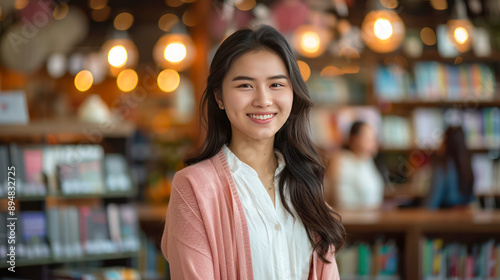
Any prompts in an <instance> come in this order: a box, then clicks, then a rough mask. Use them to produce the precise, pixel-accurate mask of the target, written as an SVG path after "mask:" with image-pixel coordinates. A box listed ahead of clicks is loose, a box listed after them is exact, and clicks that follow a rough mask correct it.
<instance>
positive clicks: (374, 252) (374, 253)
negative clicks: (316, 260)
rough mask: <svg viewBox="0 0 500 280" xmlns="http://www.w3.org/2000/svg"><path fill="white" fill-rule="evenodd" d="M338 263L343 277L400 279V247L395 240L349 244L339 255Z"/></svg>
mask: <svg viewBox="0 0 500 280" xmlns="http://www.w3.org/2000/svg"><path fill="white" fill-rule="evenodd" d="M337 264H338V267H339V273H340V277H341V278H342V279H359V278H362V277H370V278H369V279H371V277H376V278H377V279H399V276H398V248H397V246H396V243H395V242H394V241H393V240H389V241H387V242H383V241H382V240H377V241H376V242H375V243H374V244H373V245H370V244H367V243H356V244H352V245H348V246H346V247H345V248H344V249H343V251H342V254H338V255H337Z"/></svg>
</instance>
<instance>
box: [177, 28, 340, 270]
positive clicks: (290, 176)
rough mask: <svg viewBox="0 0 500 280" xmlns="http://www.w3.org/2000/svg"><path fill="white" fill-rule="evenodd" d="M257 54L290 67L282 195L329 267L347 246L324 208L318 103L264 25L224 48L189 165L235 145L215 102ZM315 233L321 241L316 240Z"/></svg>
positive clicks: (278, 144)
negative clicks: (239, 62) (227, 80)
mask: <svg viewBox="0 0 500 280" xmlns="http://www.w3.org/2000/svg"><path fill="white" fill-rule="evenodd" d="M258 50H268V51H271V52H273V53H275V54H277V55H278V56H279V57H280V58H281V59H282V60H283V62H284V64H285V65H286V67H287V70H288V74H289V77H290V82H291V85H292V88H293V104H292V110H291V113H290V116H289V118H288V120H287V121H286V122H285V124H284V125H283V126H282V127H281V128H280V130H279V131H278V132H277V133H276V135H275V138H274V148H275V149H278V150H279V151H280V152H281V153H282V154H283V157H284V160H285V163H286V166H285V168H284V169H283V170H282V171H281V173H280V178H281V179H280V183H279V193H280V198H281V201H283V203H284V207H285V209H286V210H287V211H288V212H289V213H290V214H291V215H292V216H293V217H294V218H295V216H294V214H293V212H292V211H291V209H290V207H289V205H288V204H287V202H286V199H285V197H284V191H285V189H284V186H285V185H286V186H287V191H288V192H289V194H290V200H291V202H292V205H293V207H294V209H295V211H296V213H297V215H298V216H299V218H300V220H301V221H302V223H303V224H304V226H305V228H306V231H307V235H308V238H309V241H310V242H311V244H312V246H313V248H314V250H316V252H317V253H318V255H319V258H320V259H321V260H322V261H323V262H326V263H329V262H328V261H327V260H326V259H325V258H324V255H325V254H326V252H327V251H328V248H329V246H330V245H332V244H333V245H334V247H335V249H336V251H339V250H340V249H341V248H342V247H343V245H344V242H345V229H344V227H343V226H342V223H341V217H340V215H338V214H337V213H335V212H334V211H333V210H332V209H331V208H330V207H329V206H328V205H327V204H326V202H325V199H324V196H323V177H324V173H325V165H324V159H323V158H322V157H321V156H320V154H319V153H318V151H317V149H316V146H315V145H314V144H313V142H312V140H311V137H310V125H309V111H310V108H311V107H312V105H313V103H312V101H311V98H310V96H309V92H308V90H307V87H306V84H305V82H304V80H303V79H302V76H301V74H300V70H299V67H298V65H297V61H296V60H295V57H294V55H293V53H292V49H291V48H290V46H289V45H288V43H287V41H286V40H285V38H284V37H283V35H281V34H280V33H279V32H278V31H277V30H276V29H274V28H273V27H270V26H267V25H262V26H259V27H258V28H256V29H255V30H251V29H242V30H239V31H236V32H234V33H233V34H232V35H231V36H229V37H228V38H226V39H225V40H224V42H222V44H221V45H220V46H219V48H218V49H217V52H216V53H215V56H214V58H213V60H212V64H211V65H210V75H209V76H208V79H207V87H206V89H205V91H204V93H203V97H202V101H201V104H200V111H201V115H202V116H203V121H202V123H203V124H204V126H205V128H206V130H207V136H206V138H205V141H204V143H203V145H202V146H201V147H200V149H198V150H197V151H196V152H195V153H194V154H193V155H192V156H188V158H186V160H185V161H184V164H185V165H191V164H194V163H197V162H199V161H202V160H204V159H208V158H211V157H212V156H214V155H215V154H217V152H219V151H220V149H221V148H222V146H223V145H224V144H227V143H229V142H230V141H231V124H230V122H229V119H228V117H227V115H226V113H225V111H224V110H220V109H219V107H218V106H217V102H216V99H215V94H216V93H221V92H222V80H223V79H224V76H225V75H226V73H227V71H228V70H229V67H230V66H231V64H232V63H233V62H234V61H235V60H236V59H237V58H239V57H241V56H242V55H244V54H246V53H249V52H252V51H258ZM313 233H316V234H318V235H319V237H320V238H321V239H320V240H319V242H317V240H314V235H313Z"/></svg>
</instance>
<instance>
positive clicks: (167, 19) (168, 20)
mask: <svg viewBox="0 0 500 280" xmlns="http://www.w3.org/2000/svg"><path fill="white" fill-rule="evenodd" d="M178 22H179V18H178V17H177V16H176V15H174V14H164V15H163V16H161V18H160V19H159V20H158V27H159V28H160V29H161V30H163V31H165V32H169V31H170V29H172V27H174V25H176V24H177V23H178Z"/></svg>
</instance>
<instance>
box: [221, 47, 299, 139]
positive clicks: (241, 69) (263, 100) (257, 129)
mask: <svg viewBox="0 0 500 280" xmlns="http://www.w3.org/2000/svg"><path fill="white" fill-rule="evenodd" d="M216 96H217V97H216V99H217V103H218V104H219V107H221V108H224V110H225V111H226V114H227V117H228V118H229V121H230V122H231V129H232V137H231V139H232V140H231V141H253V140H264V139H274V138H273V137H274V135H275V134H276V132H278V130H279V129H280V128H281V127H282V126H283V125H284V124H285V122H286V120H287V119H288V116H289V115H290V111H291V109H292V103H293V89H292V87H291V83H290V80H289V76H288V71H287V69H286V66H285V64H284V63H283V61H282V60H281V58H280V57H279V56H278V55H276V54H275V53H274V52H271V51H268V50H261V51H257V52H249V53H246V54H244V55H242V56H241V57H239V58H238V59H236V60H235V61H234V62H233V63H232V65H231V66H230V68H229V70H228V72H227V73H226V76H225V77H224V80H223V81H222V94H221V95H218V94H216Z"/></svg>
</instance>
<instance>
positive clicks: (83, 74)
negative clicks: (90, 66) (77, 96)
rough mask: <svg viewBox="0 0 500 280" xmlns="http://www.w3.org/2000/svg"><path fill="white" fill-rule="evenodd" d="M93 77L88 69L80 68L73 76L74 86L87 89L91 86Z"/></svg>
mask: <svg viewBox="0 0 500 280" xmlns="http://www.w3.org/2000/svg"><path fill="white" fill-rule="evenodd" d="M93 82H94V77H93V76H92V73H90V71H88V70H82V71H80V72H78V74H76V76H75V87H76V89H77V90H79V91H82V92H83V91H87V90H89V88H90V87H91V86H92V83H93Z"/></svg>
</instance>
